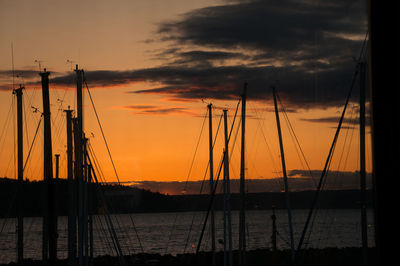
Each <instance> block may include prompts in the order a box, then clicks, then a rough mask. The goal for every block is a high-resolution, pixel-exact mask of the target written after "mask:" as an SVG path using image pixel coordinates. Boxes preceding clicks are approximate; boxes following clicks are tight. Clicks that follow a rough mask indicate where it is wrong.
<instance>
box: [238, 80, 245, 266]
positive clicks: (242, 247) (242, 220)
mask: <svg viewBox="0 0 400 266" xmlns="http://www.w3.org/2000/svg"><path fill="white" fill-rule="evenodd" d="M246 94H247V82H245V83H244V87H243V94H242V143H241V153H240V201H241V205H240V213H239V258H240V265H241V266H244V265H246V259H245V256H246V255H245V254H246V218H245V204H246V203H245V156H244V155H245V129H246Z"/></svg>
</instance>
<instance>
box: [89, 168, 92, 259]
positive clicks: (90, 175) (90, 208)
mask: <svg viewBox="0 0 400 266" xmlns="http://www.w3.org/2000/svg"><path fill="white" fill-rule="evenodd" d="M92 171H93V167H92V165H91V164H88V216H89V218H88V223H89V246H90V251H89V265H93V217H92V214H93V200H92V199H93V177H92Z"/></svg>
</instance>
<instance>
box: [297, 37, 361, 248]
mask: <svg viewBox="0 0 400 266" xmlns="http://www.w3.org/2000/svg"><path fill="white" fill-rule="evenodd" d="M367 37H368V30H367V32H366V34H365V39H364V42H363V44H362V47H361V51H360V54H359V57H358V61H360V60H361V58H362V56H363V53H364V48H365V45H366V40H367ZM358 71H359V69H358V67H356V70H355V71H354V75H353V79H352V82H351V86H350V89H349V92H348V95H347V98H346V102H345V105H344V108H343V112H342V115H341V117H340V120H339V125H338V127H337V129H336V133H335V136H334V139H333V143H332V146H331V148H330V150H329V153H328V158H327V160H326V162H325V167H324V170H323V171H322V173H321V177H320V180H319V184H318V187H317V190H316V192H315V195H314V198H313V202H312V205H311V208H310V210H309V213H308V217H307V220H306V223H305V226H304V229H303V232H302V235H301V238H300V241H299V245H298V247H297V252H299V251H300V249H301V245H302V243H303V240H304V236H305V233H306V232H307V227H308V224H309V221H310V218H311V215H312V213H313V209H314V207H315V205H316V201H317V200H318V196H319V192H320V189H321V186H322V183H323V180H324V177H325V174H326V173H327V171H329V168H327V167H328V165H330V161H331V156H332V154H333V151H334V149H335V146H336V141H337V138H338V136H339V132H340V128H341V126H342V122H343V118H344V115H345V113H346V109H347V105H348V103H349V100H350V96H351V92H352V90H353V87H354V84H355V80H356V76H357V74H358Z"/></svg>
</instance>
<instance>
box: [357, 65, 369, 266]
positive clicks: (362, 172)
mask: <svg viewBox="0 0 400 266" xmlns="http://www.w3.org/2000/svg"><path fill="white" fill-rule="evenodd" d="M359 67H360V192H361V193H360V196H361V199H360V200H361V239H362V249H363V265H364V266H366V265H367V264H368V260H367V259H368V256H367V253H368V231H367V204H366V201H367V200H366V175H365V63H364V62H360V63H359Z"/></svg>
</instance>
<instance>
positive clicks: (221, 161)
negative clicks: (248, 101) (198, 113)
mask: <svg viewBox="0 0 400 266" xmlns="http://www.w3.org/2000/svg"><path fill="white" fill-rule="evenodd" d="M240 102H241V99H239V101H238V104H237V105H236V110H235V115H234V118H233V122H232V127H231V130H230V133H229V137H228V143H229V140H230V137H231V135H232V131H233V127H234V125H235V121H236V117H237V112H238V110H239V105H240ZM221 119H222V117H221ZM220 122H221V120H220ZM239 128H240V127H239V126H238V130H237V131H236V135H235V139H234V143H235V142H236V137H237V134H238V132H239ZM218 129H219V125H218ZM216 138H217V136H216V137H215V140H214V144H213V147H214V145H215V142H216ZM233 150H234V149H231V154H230V156H232V153H233ZM222 163H223V158H222V159H221V160H220V164H221V165H222ZM209 165H210V161H209V162H208V165H207V169H206V172H205V173H204V177H203V182H202V183H201V187H200V194H201V192H202V191H203V185H204V180H205V178H206V174H207V170H208V167H209ZM220 171H221V169H220ZM218 178H219V176H218ZM217 183H218V182H217ZM216 188H217V187H216V186H215V189H214V190H216ZM207 215H208V213H207V214H206V218H205V223H207V218H208V217H207ZM193 219H194V215H193V218H192V224H191V227H190V228H192V226H193V222H194V220H193ZM203 230H204V229H203ZM189 237H190V231H189V234H188V238H187V242H186V245H185V251H186V247H187V244H188V241H189Z"/></svg>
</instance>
